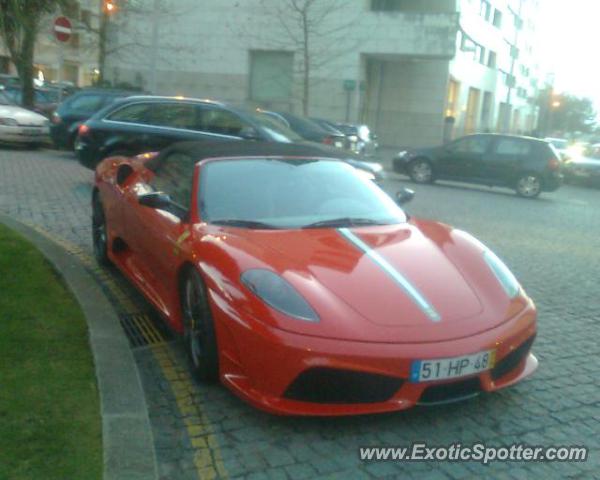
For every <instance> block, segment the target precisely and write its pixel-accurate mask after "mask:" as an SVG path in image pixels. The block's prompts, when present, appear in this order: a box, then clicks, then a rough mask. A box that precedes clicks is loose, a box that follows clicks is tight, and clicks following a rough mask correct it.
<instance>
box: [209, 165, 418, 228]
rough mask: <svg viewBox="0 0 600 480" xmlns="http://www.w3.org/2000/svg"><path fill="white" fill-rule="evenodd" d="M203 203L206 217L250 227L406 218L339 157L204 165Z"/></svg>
mask: <svg viewBox="0 0 600 480" xmlns="http://www.w3.org/2000/svg"><path fill="white" fill-rule="evenodd" d="M199 201H200V212H201V216H202V220H203V221H206V222H208V223H217V224H219V223H220V224H230V225H238V226H247V227H249V228H253V227H254V228H261V227H263V228H286V229H296V228H306V227H311V226H313V225H314V226H315V228H317V227H320V226H322V227H331V228H340V227H347V226H356V225H369V224H395V223H402V222H405V221H406V216H405V214H404V212H403V211H402V210H401V209H400V208H399V207H398V206H397V205H396V203H395V202H394V201H393V200H392V199H391V198H390V197H389V196H388V195H387V194H386V193H385V192H383V190H381V189H380V188H379V187H377V186H376V185H375V184H373V183H372V182H370V181H369V180H365V179H363V178H361V177H360V176H359V175H358V174H357V173H356V171H355V169H354V168H353V167H351V166H349V165H347V164H345V163H343V162H338V161H334V160H300V159H289V160H282V159H256V160H255V159H236V160H219V161H214V162H209V163H207V164H206V165H205V166H204V167H203V169H202V173H201V186H200V198H199Z"/></svg>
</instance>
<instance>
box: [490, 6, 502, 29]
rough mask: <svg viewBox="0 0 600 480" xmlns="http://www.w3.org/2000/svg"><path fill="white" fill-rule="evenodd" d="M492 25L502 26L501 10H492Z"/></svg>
mask: <svg viewBox="0 0 600 480" xmlns="http://www.w3.org/2000/svg"><path fill="white" fill-rule="evenodd" d="M492 23H493V25H494V27H498V28H500V27H502V12H501V11H500V10H498V9H497V8H496V9H495V10H494V19H493V20H492Z"/></svg>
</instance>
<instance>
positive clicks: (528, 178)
mask: <svg viewBox="0 0 600 480" xmlns="http://www.w3.org/2000/svg"><path fill="white" fill-rule="evenodd" d="M516 190H517V194H519V195H520V196H521V197H525V198H535V197H537V196H538V195H539V194H540V193H541V191H542V181H541V180H540V177H538V176H537V175H535V174H533V173H527V174H525V175H522V176H521V177H520V178H519V179H518V180H517V188H516Z"/></svg>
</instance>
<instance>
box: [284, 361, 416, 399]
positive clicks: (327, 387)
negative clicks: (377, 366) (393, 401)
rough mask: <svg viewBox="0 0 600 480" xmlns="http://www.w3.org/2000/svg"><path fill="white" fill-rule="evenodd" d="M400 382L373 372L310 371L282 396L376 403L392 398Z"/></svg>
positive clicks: (316, 369) (305, 372)
mask: <svg viewBox="0 0 600 480" xmlns="http://www.w3.org/2000/svg"><path fill="white" fill-rule="evenodd" d="M403 382H404V380H403V379H401V378H396V377H388V376H386V375H378V374H373V373H365V372H354V371H350V370H337V369H334V368H311V369H308V370H305V371H304V372H302V373H301V374H300V375H298V377H296V379H295V380H294V381H293V382H292V383H291V384H290V386H289V387H288V388H287V390H286V391H285V393H284V395H283V396H284V397H285V398H288V399H290V400H298V401H302V402H313V403H378V402H385V401H387V400H389V399H390V398H392V396H393V395H394V394H395V393H396V392H397V391H398V389H399V388H400V387H401V386H402V383H403Z"/></svg>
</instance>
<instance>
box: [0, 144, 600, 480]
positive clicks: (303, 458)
mask: <svg viewBox="0 0 600 480" xmlns="http://www.w3.org/2000/svg"><path fill="white" fill-rule="evenodd" d="M398 178H400V177H398ZM91 179H92V174H91V172H89V171H87V170H85V169H83V168H81V167H80V166H79V165H78V164H77V163H76V161H75V160H74V159H73V157H72V156H71V155H70V154H69V153H65V152H55V151H49V150H47V151H39V152H28V151H21V150H10V149H2V150H0V210H1V211H3V212H5V213H8V214H9V215H11V216H13V217H14V218H16V219H19V220H21V221H24V222H27V223H30V224H33V225H36V226H38V227H39V228H42V229H44V230H45V231H48V232H49V233H50V234H51V235H52V236H53V237H55V238H56V239H59V240H60V241H63V242H65V244H68V245H71V248H72V249H73V250H74V251H79V252H80V253H79V254H80V255H83V256H84V257H86V258H88V259H89V256H90V255H91V242H90V238H91V232H90V226H89V216H90V207H89V194H90V185H91ZM404 183H407V182H405V180H402V179H400V180H398V179H394V180H389V181H387V182H386V183H385V187H386V188H387V189H388V190H390V191H393V190H396V189H397V188H398V187H399V186H400V185H403V184H404ZM407 184H408V183H407ZM413 188H415V190H416V191H417V196H416V198H415V200H414V201H413V203H411V204H410V205H409V206H408V208H407V210H408V211H409V212H410V213H411V214H413V215H416V216H422V217H428V218H435V219H439V220H441V221H443V222H446V223H450V224H453V225H455V226H457V227H460V228H462V229H464V230H467V231H469V232H471V233H472V234H474V235H475V236H477V237H478V238H480V239H481V240H482V241H483V242H484V243H486V244H487V245H488V246H490V247H491V248H492V249H494V250H495V251H496V252H497V253H498V254H499V256H501V257H502V258H503V259H505V261H506V262H507V263H508V264H509V265H510V267H511V268H512V270H513V271H514V272H515V274H516V275H517V277H518V278H519V279H520V280H521V281H522V283H523V285H524V286H525V288H526V289H527V291H528V293H529V294H530V295H531V296H532V297H533V298H534V300H535V301H536V303H537V306H538V309H539V333H538V338H537V341H536V343H535V345H534V351H535V353H536V355H537V356H538V358H539V360H540V368H539V370H538V371H537V373H536V374H535V375H534V376H533V377H532V378H531V379H529V380H527V381H525V382H523V383H521V384H519V385H517V386H515V387H513V388H511V389H508V390H504V391H501V392H498V393H496V394H492V395H483V396H480V397H477V398H475V399H473V400H469V401H466V402H463V403H457V404H451V405H445V406H440V407H429V408H424V407H419V408H415V409H412V410H409V411H406V412H400V413H394V414H385V415H375V416H363V417H350V418H337V419H323V418H320V419H314V418H281V417H275V416H269V415H267V414H264V413H261V412H259V411H256V410H254V409H253V408H251V407H249V406H247V405H246V404H244V403H242V402H241V401H239V400H238V399H237V398H235V397H233V396H232V395H231V394H229V392H228V391H226V390H225V389H224V388H222V387H220V386H204V385H201V384H198V383H197V382H196V381H195V380H193V379H192V378H191V377H190V376H189V374H188V370H187V365H186V362H185V359H184V356H183V352H182V349H181V347H180V345H179V344H178V343H177V342H176V341H173V340H169V339H168V338H167V339H166V340H165V341H159V342H157V343H156V344H153V345H149V346H145V347H138V348H135V356H136V359H137V361H138V365H139V368H140V372H141V375H142V380H143V383H144V387H145V390H146V392H147V400H148V404H149V408H150V416H151V422H152V426H153V431H154V435H155V443H156V447H157V453H158V460H159V467H160V473H161V478H165V479H186V478H213V477H230V478H234V477H242V478H253V479H254V478H256V479H259V478H282V479H284V478H289V479H302V478H320V477H323V478H340V479H350V478H352V479H354V478H375V477H379V478H440V479H444V478H481V477H493V478H509V479H512V478H541V477H544V476H545V477H546V478H565V477H574V478H593V477H595V478H600V477H599V474H598V473H597V472H598V471H599V469H600V460H599V456H598V454H599V452H598V450H599V444H600V440H599V433H600V409H599V407H600V388H599V382H600V380H599V378H600V362H599V361H598V358H599V356H600V347H599V345H598V323H599V320H600V295H598V286H599V279H600V208H598V206H599V205H600V191H598V190H586V189H581V188H577V187H571V186H566V187H564V188H563V189H561V190H559V191H558V192H556V193H553V194H545V195H542V197H541V198H540V199H539V200H534V201H530V200H523V199H520V198H518V197H516V196H515V195H514V194H513V193H512V192H509V191H508V190H490V189H487V188H478V187H472V186H464V185H459V184H450V183H444V184H441V185H434V186H417V187H414V186H413ZM16 261H18V260H16ZM102 277H103V279H104V280H103V281H105V282H106V283H107V284H109V287H110V288H108V287H107V289H108V291H109V293H112V294H113V296H114V298H115V302H120V303H123V301H122V299H121V300H120V297H122V296H124V297H126V298H133V299H134V300H135V301H134V302H132V305H136V306H137V307H135V308H139V309H140V310H141V311H147V310H148V307H147V306H145V304H144V302H143V301H142V300H140V299H139V297H137V296H136V294H135V293H134V292H132V290H131V289H130V288H129V287H128V286H127V285H126V283H125V282H124V281H123V280H122V279H121V278H120V277H119V276H118V274H116V273H114V272H108V273H105V274H104V275H103V276H102ZM107 279H108V280H107ZM116 290H122V291H124V292H125V295H123V294H121V295H118V292H117V291H116ZM124 310H125V311H126V310H127V308H124ZM130 313H131V312H130ZM414 441H427V442H429V443H431V444H436V445H444V444H450V443H454V442H460V443H461V444H462V445H469V444H471V443H474V442H478V441H483V442H485V443H486V444H487V445H489V446H501V445H506V444H510V443H513V442H524V443H528V444H532V445H542V446H550V445H584V446H587V447H589V449H590V457H589V459H588V461H587V462H585V463H573V462H572V463H553V464H548V463H515V462H508V463H493V464H491V465H488V466H484V465H481V464H479V463H450V462H447V463H433V462H420V463H410V464H408V463H399V462H374V463H362V462H360V460H359V458H358V448H359V446H371V445H383V446H407V445H410V444H411V443H412V442H414Z"/></svg>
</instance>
